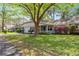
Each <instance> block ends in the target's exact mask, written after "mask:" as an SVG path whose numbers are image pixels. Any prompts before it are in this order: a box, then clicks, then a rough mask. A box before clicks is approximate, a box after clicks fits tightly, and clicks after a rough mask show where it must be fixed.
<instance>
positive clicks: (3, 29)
mask: <svg viewBox="0 0 79 59" xmlns="http://www.w3.org/2000/svg"><path fill="white" fill-rule="evenodd" d="M2 32H4V19H3V20H2Z"/></svg>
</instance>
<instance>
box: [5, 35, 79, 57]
mask: <svg viewBox="0 0 79 59" xmlns="http://www.w3.org/2000/svg"><path fill="white" fill-rule="evenodd" d="M6 39H8V40H18V42H19V41H20V42H19V45H21V44H23V45H22V46H19V47H17V48H18V49H20V50H22V48H21V47H23V48H24V49H25V48H26V50H25V51H27V49H29V51H31V52H28V53H27V52H23V53H24V55H29V53H30V55H36V54H37V52H36V51H38V54H37V55H69V56H70V55H73V56H75V55H79V35H39V36H37V37H33V36H29V35H20V36H7V37H6ZM13 44H14V43H13ZM17 44H18V43H17V42H16V45H17ZM23 51H24V50H23ZM21 52H22V51H21ZM34 53H36V54H34Z"/></svg>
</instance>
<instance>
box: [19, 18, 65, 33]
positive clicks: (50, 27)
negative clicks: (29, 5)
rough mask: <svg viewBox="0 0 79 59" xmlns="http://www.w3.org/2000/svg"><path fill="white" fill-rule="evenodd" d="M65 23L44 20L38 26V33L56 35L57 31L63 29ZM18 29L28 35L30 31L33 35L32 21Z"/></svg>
mask: <svg viewBox="0 0 79 59" xmlns="http://www.w3.org/2000/svg"><path fill="white" fill-rule="evenodd" d="M65 24H66V21H61V20H45V21H41V22H40V24H39V27H40V28H39V32H40V33H57V32H58V31H57V30H59V29H63V27H64V28H65ZM20 29H22V32H24V33H30V32H31V31H32V32H33V33H34V30H35V26H34V23H33V22H32V21H28V22H25V23H23V24H22V25H21V27H20ZM62 32H63V30H62Z"/></svg>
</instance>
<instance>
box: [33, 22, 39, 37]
mask: <svg viewBox="0 0 79 59" xmlns="http://www.w3.org/2000/svg"><path fill="white" fill-rule="evenodd" d="M38 34H39V23H38V22H36V23H35V34H34V35H35V36H37V35H38Z"/></svg>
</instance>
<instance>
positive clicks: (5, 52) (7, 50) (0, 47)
mask: <svg viewBox="0 0 79 59" xmlns="http://www.w3.org/2000/svg"><path fill="white" fill-rule="evenodd" d="M9 35H11V34H0V56H17V55H18V56H19V55H20V53H18V51H17V49H16V48H15V46H14V45H13V44H11V43H9V41H8V40H6V39H5V38H4V36H9ZM14 35H15V34H14ZM16 35H19V34H16Z"/></svg>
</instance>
